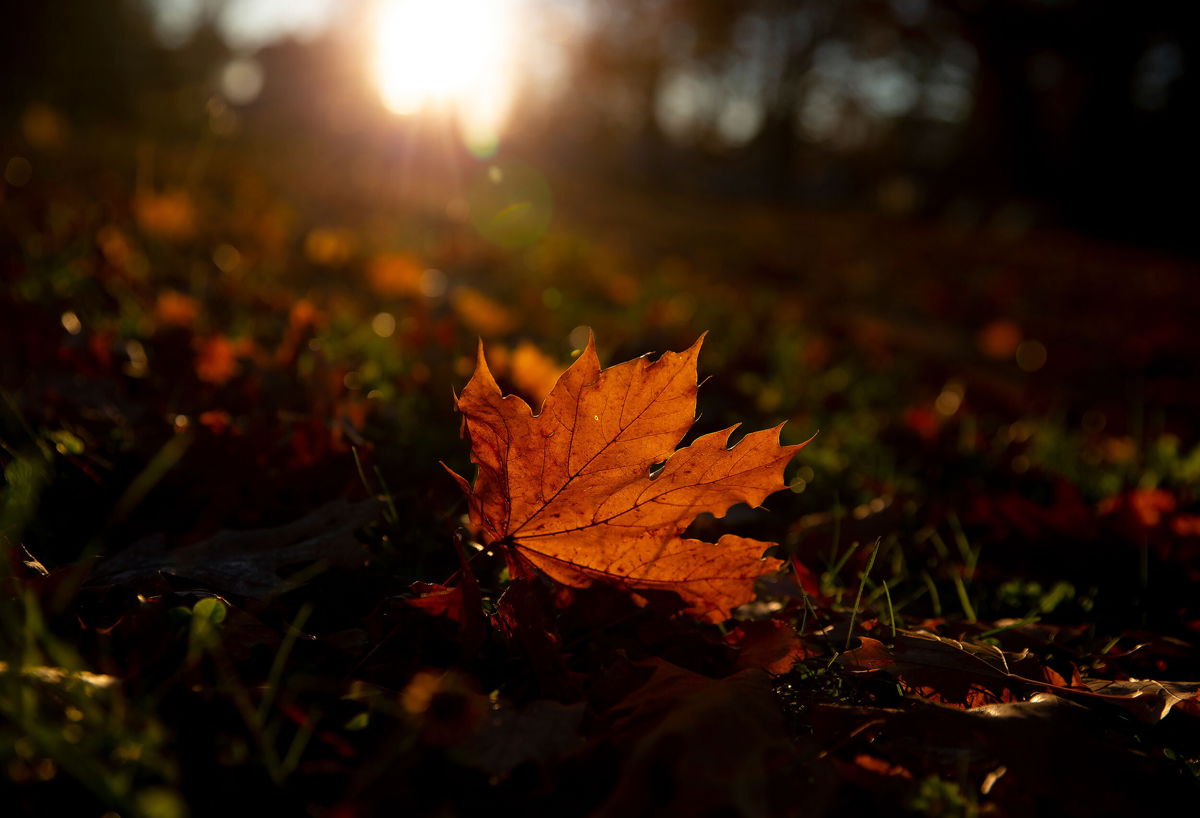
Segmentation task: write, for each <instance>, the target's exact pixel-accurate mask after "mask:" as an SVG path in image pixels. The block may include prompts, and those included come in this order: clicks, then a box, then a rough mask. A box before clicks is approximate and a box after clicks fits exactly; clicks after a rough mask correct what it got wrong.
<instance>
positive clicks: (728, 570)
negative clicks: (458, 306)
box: [451, 336, 805, 622]
mask: <svg viewBox="0 0 1200 818" xmlns="http://www.w3.org/2000/svg"><path fill="white" fill-rule="evenodd" d="M703 340H704V337H703V336H701V337H700V339H699V340H697V341H696V343H695V344H693V345H692V347H691V348H690V349H688V350H686V351H684V352H679V353H676V352H666V353H664V354H663V355H662V356H661V357H659V358H658V360H656V361H654V362H651V361H650V360H649V359H647V358H644V357H643V358H637V359H635V360H632V361H628V362H626V363H623V364H620V365H618V366H613V367H609V368H608V369H603V370H602V369H601V368H600V362H599V360H598V359H597V357H596V349H595V344H594V342H593V341H592V340H591V339H589V341H588V345H587V348H586V349H585V350H584V351H583V353H582V354H581V355H580V356H579V358H578V359H577V360H576V361H575V363H574V364H572V365H571V367H570V368H569V369H568V370H567V371H566V372H564V373H563V374H562V376H561V377H560V378H559V379H558V382H557V383H556V384H555V386H554V388H553V389H552V390H551V391H550V394H549V396H548V397H547V398H546V400H545V403H543V404H542V408H541V411H540V412H539V413H538V414H536V415H535V414H534V413H533V410H532V409H530V407H529V405H528V404H527V403H525V401H523V400H521V399H520V398H518V397H515V396H512V395H509V396H507V397H506V396H504V395H503V394H502V393H501V391H500V388H499V387H498V386H497V385H496V381H495V379H494V378H493V377H492V373H491V371H490V370H489V369H488V366H487V362H486V360H485V359H484V356H483V345H482V343H481V344H480V347H479V355H478V363H477V364H476V368H475V374H474V375H473V376H472V377H471V380H470V382H469V383H468V384H467V386H466V388H464V389H463V392H462V395H461V396H459V398H458V410H459V411H460V412H461V413H462V414H463V427H464V435H465V436H466V437H467V438H468V439H469V440H470V442H471V460H472V461H473V462H474V463H475V464H476V466H478V471H477V474H476V477H475V483H474V485H473V486H472V485H469V484H468V483H467V481H466V480H464V479H463V478H462V477H459V476H458V475H454V477H455V479H457V480H458V482H459V484H460V485H461V486H462V489H463V491H464V492H466V494H467V496H468V498H469V500H470V515H471V523H472V525H473V526H474V528H475V529H476V530H477V531H478V532H479V533H480V535H481V537H482V539H483V541H484V542H485V543H487V544H489V545H491V546H493V547H500V548H504V549H505V555H506V557H507V558H508V559H509V560H510V563H515V564H516V565H518V566H520V565H522V564H529V565H533V566H536V567H537V568H538V569H540V570H541V571H543V572H544V573H546V574H547V575H549V576H550V577H551V578H553V579H555V580H557V581H558V582H561V583H563V584H565V585H570V586H575V587H584V586H587V585H590V584H591V583H592V582H594V581H597V580H599V581H605V582H610V583H614V584H616V585H619V586H623V587H625V588H627V589H631V590H632V589H658V590H667V591H673V592H674V593H676V594H678V595H679V596H680V597H681V598H682V599H683V600H684V602H686V603H687V606H688V610H689V611H691V612H692V613H694V614H696V615H698V616H703V617H705V618H707V619H709V620H711V621H713V622H720V621H724V620H725V619H728V618H729V616H730V610H731V609H732V608H733V607H735V606H737V605H740V604H742V603H745V602H748V601H750V600H752V599H753V598H754V582H755V580H756V579H757V578H758V577H760V576H763V575H764V574H768V573H771V572H772V571H775V570H777V568H778V566H779V565H780V561H779V560H776V559H765V560H764V559H763V558H762V554H763V551H764V550H765V549H766V548H767V547H768V546H771V545H773V544H774V543H767V542H762V541H759V540H752V539H748V538H746V537H738V536H734V535H732V534H726V535H724V536H723V537H721V538H720V540H719V541H718V542H717V543H716V544H713V543H706V542H701V541H700V540H694V539H684V538H683V537H682V536H681V534H682V533H683V531H684V529H686V528H687V526H688V525H689V524H690V523H691V522H692V520H693V519H695V517H696V515H698V514H701V513H704V512H708V513H710V514H713V515H714V516H716V517H722V516H724V515H725V512H726V511H727V510H728V509H729V508H730V507H731V506H733V505H735V504H736V503H746V504H747V505H748V506H751V507H752V508H753V507H758V506H759V505H760V504H761V503H762V501H763V500H764V499H765V498H766V497H767V495H769V494H771V493H773V492H776V491H779V490H780V489H782V488H783V487H784V483H783V470H784V467H785V466H786V465H787V463H788V461H789V460H791V458H792V456H793V455H794V454H795V453H796V452H797V451H798V450H799V449H800V448H801V447H802V446H804V445H805V444H803V443H801V444H798V445H792V446H781V445H779V430H780V428H782V426H783V424H780V425H779V426H776V427H775V428H773V429H765V430H763V431H760V432H752V433H750V434H747V435H746V436H745V437H743V438H742V439H741V440H740V441H739V442H738V443H737V445H735V446H734V447H733V448H728V446H727V444H728V441H729V436H730V434H731V433H732V432H733V430H734V429H736V428H737V426H731V427H730V428H728V429H724V430H722V431H720V432H714V433H712V434H708V435H704V436H702V437H700V438H698V439H697V440H696V441H695V442H693V443H692V444H691V445H690V446H688V447H686V448H684V449H680V450H678V451H676V450H675V447H676V446H678V445H679V442H680V440H682V438H683V436H684V435H685V434H686V433H687V431H688V429H690V428H691V426H692V424H693V422H694V421H695V413H696V392H697V388H698V384H697V382H696V358H697V356H698V355H699V353H700V345H701V343H702V342H703ZM660 463H661V464H663V465H662V466H661V468H657V464H660ZM451 474H453V472H451Z"/></svg>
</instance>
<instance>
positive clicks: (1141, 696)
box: [1083, 679, 1200, 722]
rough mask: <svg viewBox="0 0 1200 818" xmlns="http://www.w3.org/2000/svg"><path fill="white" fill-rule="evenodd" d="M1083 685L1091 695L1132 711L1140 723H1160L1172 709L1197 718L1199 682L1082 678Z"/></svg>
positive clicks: (1199, 693) (1198, 714)
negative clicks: (1094, 694) (1139, 719)
mask: <svg viewBox="0 0 1200 818" xmlns="http://www.w3.org/2000/svg"><path fill="white" fill-rule="evenodd" d="M1083 683H1084V684H1085V685H1087V688H1088V690H1090V691H1092V692H1093V693H1097V694H1100V695H1102V696H1104V697H1105V698H1106V699H1108V700H1110V701H1113V702H1114V703H1116V704H1124V705H1125V706H1127V707H1128V708H1130V709H1134V710H1135V714H1136V715H1138V716H1140V717H1141V719H1142V720H1143V721H1149V722H1155V721H1159V720H1161V719H1163V718H1165V717H1166V715H1167V713H1170V712H1171V710H1172V709H1174V708H1179V710H1180V712H1183V713H1187V714H1189V715H1192V716H1200V682H1159V681H1155V680H1154V679H1125V680H1123V681H1109V680H1106V679H1085V680H1084V682H1083Z"/></svg>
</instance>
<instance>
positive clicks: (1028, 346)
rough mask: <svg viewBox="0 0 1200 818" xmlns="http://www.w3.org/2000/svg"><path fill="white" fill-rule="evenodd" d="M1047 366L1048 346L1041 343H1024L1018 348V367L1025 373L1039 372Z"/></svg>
mask: <svg viewBox="0 0 1200 818" xmlns="http://www.w3.org/2000/svg"><path fill="white" fill-rule="evenodd" d="M1045 365H1046V345H1045V344H1043V343H1042V342H1041V341H1022V342H1021V344H1020V345H1019V346H1018V347H1017V366H1019V367H1021V369H1022V370H1024V371H1025V372H1037V371H1038V370H1039V369H1041V368H1042V367H1043V366H1045Z"/></svg>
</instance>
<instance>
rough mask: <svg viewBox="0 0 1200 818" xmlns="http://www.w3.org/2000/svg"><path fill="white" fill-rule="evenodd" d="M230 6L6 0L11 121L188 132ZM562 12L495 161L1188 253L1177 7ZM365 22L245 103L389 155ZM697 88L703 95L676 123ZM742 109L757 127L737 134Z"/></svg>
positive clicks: (271, 65) (1183, 33)
mask: <svg viewBox="0 0 1200 818" xmlns="http://www.w3.org/2000/svg"><path fill="white" fill-rule="evenodd" d="M221 6H222V4H221V3H213V2H209V3H208V4H207V5H206V8H208V15H207V16H205V17H202V18H201V20H200V25H199V27H198V28H197V29H196V30H195V31H193V32H191V33H190V35H189V36H187V37H186V39H184V40H183V41H182V42H180V43H174V44H173V45H174V47H172V48H168V47H166V46H164V45H162V44H161V42H160V39H159V38H157V37H156V35H155V29H154V25H153V21H152V19H151V16H150V15H149V14H148V13H147V9H146V5H145V4H143V3H140V2H132V1H131V0H96V1H95V2H74V3H67V2H57V3H44V4H42V3H36V4H35V3H22V4H12V5H11V6H10V7H9V8H7V9H6V10H5V12H4V30H5V32H6V37H5V47H4V49H3V51H2V53H0V106H2V112H3V116H4V118H5V119H6V120H8V121H9V123H10V124H14V123H15V121H16V119H17V118H18V117H19V116H20V115H21V113H22V111H24V110H25V109H26V108H27V106H28V105H29V104H30V103H33V102H43V103H48V104H50V105H52V106H54V107H55V108H56V109H57V110H59V111H61V112H62V113H64V114H65V115H66V116H67V117H68V119H70V120H72V121H77V122H91V123H103V124H106V125H109V126H112V127H114V128H119V127H127V128H133V129H136V130H137V131H138V132H140V133H142V134H144V135H147V136H152V135H154V134H160V135H162V134H171V133H172V131H173V132H174V136H175V137H176V138H181V137H183V136H185V135H186V134H187V133H189V130H188V129H189V128H194V126H195V124H196V122H197V121H198V120H199V119H200V118H201V117H202V115H203V106H204V103H205V100H207V99H208V98H209V97H210V96H211V95H212V94H213V93H217V92H218V91H217V89H218V85H219V83H218V77H219V73H220V69H221V67H222V65H223V64H224V63H225V61H226V60H227V59H228V58H229V55H230V51H231V50H230V48H229V46H227V45H226V43H225V42H224V41H223V40H222V37H221V34H220V33H219V32H218V31H217V30H216V29H215V28H214V26H213V21H215V20H217V19H218V18H219V12H220V10H221ZM564 7H570V9H572V10H574V11H578V10H579V9H586V10H589V12H590V13H589V15H588V16H587V17H586V18H583V19H586V20H588V21H589V22H588V23H587V24H586V25H583V26H580V27H577V34H576V38H575V39H574V40H573V41H572V45H571V47H570V48H569V49H568V52H567V53H568V60H567V65H566V66H565V76H566V77H567V78H568V79H567V80H566V81H565V82H561V83H560V85H559V87H558V91H557V93H556V94H553V95H551V96H549V97H547V96H546V95H544V94H543V95H541V96H540V97H539V98H538V99H536V100H534V99H525V100H524V101H523V102H521V103H519V105H518V111H517V113H516V114H515V115H514V116H513V118H512V120H511V122H512V123H513V124H511V125H510V127H509V129H508V132H507V133H506V134H505V144H504V146H503V147H502V151H503V150H512V149H514V148H517V147H518V146H519V150H520V151H522V152H523V153H524V154H525V155H527V156H536V157H537V158H538V160H539V162H540V163H541V164H542V165H544V166H549V165H554V166H555V167H557V168H559V169H565V170H566V171H568V172H569V173H573V174H579V175H584V176H587V175H603V177H604V178H606V179H609V180H616V181H618V182H619V183H620V184H621V185H623V186H626V187H634V188H646V189H653V190H663V189H674V190H678V191H681V192H685V193H704V194H709V195H712V196H716V197H728V198H730V199H732V200H739V201H744V200H770V201H784V202H798V203H807V204H816V205H820V206H837V207H843V206H849V207H853V208H867V209H882V210H885V211H888V212H892V213H897V214H900V215H913V216H918V217H925V218H933V219H940V220H949V221H952V222H955V223H962V224H967V225H981V224H982V225H987V224H989V223H993V222H996V221H997V220H998V221H1000V222H1004V223H1006V224H1008V223H1011V224H1016V225H1017V226H1029V225H1036V226H1053V227H1067V228H1071V229H1073V230H1078V231H1083V232H1086V233H1089V234H1093V235H1096V236H1100V237H1103V238H1107V239H1118V240H1121V241H1126V242H1131V243H1136V244H1139V245H1147V246H1155V247H1161V248H1168V249H1172V250H1178V251H1186V252H1189V253H1191V252H1194V251H1195V250H1196V249H1197V243H1196V232H1195V231H1194V230H1193V229H1192V224H1191V221H1192V217H1191V214H1192V213H1193V212H1194V207H1192V206H1191V205H1190V204H1189V203H1190V201H1191V197H1192V196H1193V195H1194V190H1195V189H1196V182H1197V179H1196V163H1195V161H1194V157H1193V154H1192V150H1193V146H1194V145H1195V144H1197V140H1198V137H1200V133H1198V131H1197V124H1196V121H1197V118H1196V117H1194V116H1192V114H1193V113H1194V111H1193V110H1192V109H1193V108H1194V105H1193V104H1192V103H1193V102H1194V100H1195V99H1196V69H1195V55H1196V53H1197V44H1196V37H1197V29H1196V27H1195V26H1193V25H1189V24H1188V17H1189V14H1188V4H1186V3H1178V2H1169V0H1162V1H1160V2H1140V3H1119V2H1114V3H1094V2H1072V0H959V1H957V2H954V1H952V0H890V2H884V1H881V0H850V1H849V2H834V1H833V0H811V1H810V2H779V1H778V0H756V1H755V2H744V3H732V2H718V1H717V0H662V2H643V3H638V2H629V1H628V0H624V1H623V2H610V3H602V4H601V3H586V2H584V3H568V4H564V3H554V2H549V3H545V4H538V5H532V6H530V7H529V8H528V10H527V12H526V14H527V15H529V16H530V22H533V18H534V17H538V18H539V19H540V18H542V17H547V18H552V17H553V16H554V14H556V13H560V12H562V11H563V8H564ZM362 11H363V7H362V4H354V3H347V4H344V5H343V6H339V8H338V13H339V14H341V15H343V16H344V17H345V18H347V19H350V18H353V17H354V16H355V15H357V14H361V13H362ZM341 22H343V23H344V21H341ZM351 32H352V26H350V25H348V24H343V25H338V26H334V27H332V28H331V29H330V30H329V31H327V32H325V33H323V34H321V35H320V36H318V37H316V38H314V39H311V40H308V41H305V42H299V43H298V42H290V41H284V42H275V43H271V44H268V45H266V46H264V47H263V48H262V49H260V50H258V52H257V54H256V55H255V59H256V60H257V61H258V63H259V64H260V65H261V66H262V67H263V69H264V70H265V78H266V83H265V87H264V90H263V93H262V94H261V95H260V96H259V97H258V99H256V100H255V101H254V102H253V103H251V104H250V105H249V106H247V107H246V108H245V109H243V110H239V113H240V114H242V115H243V118H244V119H245V120H246V121H247V122H253V123H254V125H255V127H256V128H258V129H259V133H260V134H266V135H267V136H270V137H273V138H277V139H289V138H292V137H294V136H295V135H296V134H297V133H298V132H297V130H296V128H297V125H299V126H301V127H302V128H303V130H302V131H300V132H299V133H302V134H303V138H304V139H305V140H310V141H312V142H314V143H319V144H320V145H321V146H322V147H321V148H320V149H336V146H337V145H341V146H344V147H347V148H348V149H355V150H361V149H363V148H364V147H366V146H374V147H375V148H378V147H379V145H380V144H383V143H387V142H388V141H389V140H392V141H394V140H395V134H396V132H397V129H401V130H402V129H403V128H404V127H405V126H403V125H398V124H397V122H396V121H395V117H392V116H390V115H388V114H387V113H386V112H384V111H383V109H382V107H381V106H380V105H379V103H378V102H377V101H376V99H374V96H375V95H374V89H373V88H371V87H370V83H369V81H368V80H367V79H366V78H365V76H364V74H363V71H362V66H361V63H362V48H361V43H357V44H356V43H355V42H354V40H353V36H352V33H351ZM531 59H532V57H531ZM526 67H527V68H529V66H526ZM538 70H539V69H538V67H537V66H532V71H533V73H535V74H536V72H537V71H538ZM560 70H561V69H560ZM689 83H691V86H690V87H692V88H693V89H696V88H699V89H700V96H701V97H702V98H703V99H702V102H701V103H699V104H693V105H692V106H691V107H690V108H689V107H688V105H687V103H686V101H685V102H684V103H682V107H683V113H680V112H679V109H680V103H679V97H680V95H681V94H683V95H685V96H686V93H687V91H686V89H687V88H688V87H689V85H688V84H689ZM681 89H682V90H681ZM673 95H674V96H673ZM738 100H741V101H742V102H743V103H748V104H749V106H750V107H751V108H752V110H753V113H752V114H751V115H750V116H751V119H752V120H753V121H754V122H755V123H756V124H751V125H747V124H746V122H745V117H744V116H743V120H742V121H741V124H740V125H739V123H738V120H737V113H736V111H731V110H730V106H731V105H733V106H734V108H735V109H736V107H737V104H739V103H738ZM673 105H674V106H675V107H674V109H673V110H674V111H675V118H674V119H672V118H671V113H670V111H671V110H672V106H673ZM745 107H746V106H745V105H743V111H742V113H743V115H744V114H745ZM722 117H724V118H725V119H724V123H725V124H724V125H723V124H722V122H723V120H722Z"/></svg>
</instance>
